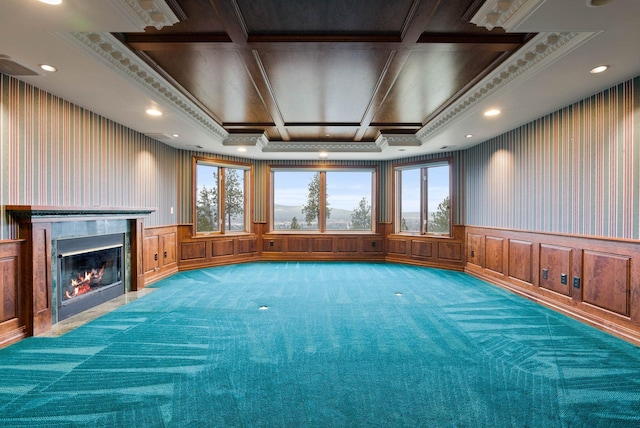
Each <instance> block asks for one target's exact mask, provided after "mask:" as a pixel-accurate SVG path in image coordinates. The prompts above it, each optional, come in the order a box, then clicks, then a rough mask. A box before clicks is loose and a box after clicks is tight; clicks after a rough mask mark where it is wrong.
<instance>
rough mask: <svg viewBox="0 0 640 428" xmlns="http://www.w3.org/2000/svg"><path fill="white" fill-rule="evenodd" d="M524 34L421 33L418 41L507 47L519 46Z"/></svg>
mask: <svg viewBox="0 0 640 428" xmlns="http://www.w3.org/2000/svg"><path fill="white" fill-rule="evenodd" d="M526 38H527V35H526V34H465V33H455V34H454V33H423V34H421V35H420V37H419V38H418V43H450V44H474V45H477V44H482V45H492V44H497V45H503V46H507V47H509V49H515V48H518V47H519V46H521V45H522V44H523V43H524V41H525V40H526Z"/></svg>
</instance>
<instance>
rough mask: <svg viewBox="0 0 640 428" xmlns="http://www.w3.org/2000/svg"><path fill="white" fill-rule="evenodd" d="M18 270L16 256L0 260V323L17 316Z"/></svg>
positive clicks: (18, 308)
mask: <svg viewBox="0 0 640 428" xmlns="http://www.w3.org/2000/svg"><path fill="white" fill-rule="evenodd" d="M18 270H19V267H18V257H17V256H9V257H2V258H0V298H2V302H0V323H3V322H5V321H9V320H11V319H14V318H18V316H19V310H20V301H19V300H18V296H19V293H18V286H19V284H20V282H19V281H18Z"/></svg>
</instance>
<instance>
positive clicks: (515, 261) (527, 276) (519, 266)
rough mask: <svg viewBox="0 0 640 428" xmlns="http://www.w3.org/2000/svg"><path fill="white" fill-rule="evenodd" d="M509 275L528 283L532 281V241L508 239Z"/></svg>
mask: <svg viewBox="0 0 640 428" xmlns="http://www.w3.org/2000/svg"><path fill="white" fill-rule="evenodd" d="M508 254H509V276H510V277H512V278H516V279H519V280H521V281H524V282H527V283H529V284H531V283H533V277H532V274H531V261H532V256H533V243H531V242H526V241H520V240H516V239H510V240H509V253H508Z"/></svg>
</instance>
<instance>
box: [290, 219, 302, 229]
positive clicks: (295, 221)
mask: <svg viewBox="0 0 640 428" xmlns="http://www.w3.org/2000/svg"><path fill="white" fill-rule="evenodd" d="M299 229H300V225H299V224H298V219H297V218H296V217H293V218H292V219H291V230H299Z"/></svg>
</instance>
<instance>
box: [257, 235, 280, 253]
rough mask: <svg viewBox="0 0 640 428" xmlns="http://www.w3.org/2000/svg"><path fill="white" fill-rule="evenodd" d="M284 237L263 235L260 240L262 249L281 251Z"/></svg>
mask: <svg viewBox="0 0 640 428" xmlns="http://www.w3.org/2000/svg"><path fill="white" fill-rule="evenodd" d="M283 242H284V239H282V238H274V237H271V236H265V237H264V238H263V240H262V251H276V252H281V251H282V248H283V246H282V243H283Z"/></svg>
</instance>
